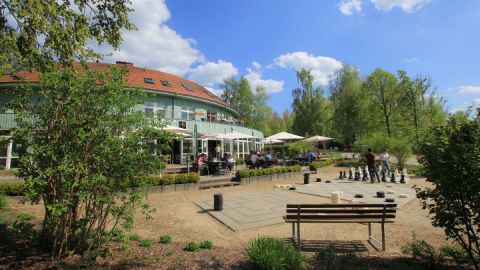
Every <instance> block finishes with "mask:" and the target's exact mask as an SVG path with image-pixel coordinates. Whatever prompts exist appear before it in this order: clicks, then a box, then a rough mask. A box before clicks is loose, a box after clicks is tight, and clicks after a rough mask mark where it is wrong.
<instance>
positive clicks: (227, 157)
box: [222, 153, 235, 174]
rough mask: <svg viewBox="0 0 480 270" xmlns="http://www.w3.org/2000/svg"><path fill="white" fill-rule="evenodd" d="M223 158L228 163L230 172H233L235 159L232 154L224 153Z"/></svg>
mask: <svg viewBox="0 0 480 270" xmlns="http://www.w3.org/2000/svg"><path fill="white" fill-rule="evenodd" d="M222 160H223V161H224V162H225V163H226V165H227V168H228V169H229V170H230V174H231V173H232V171H233V167H234V166H235V159H234V158H232V156H230V155H229V154H227V153H224V154H223V159H222Z"/></svg>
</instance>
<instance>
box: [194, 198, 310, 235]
mask: <svg viewBox="0 0 480 270" xmlns="http://www.w3.org/2000/svg"><path fill="white" fill-rule="evenodd" d="M287 203H302V202H301V201H298V200H295V199H292V198H290V197H289V196H288V192H284V193H280V192H275V193H270V192H265V193H254V194H249V195H244V196H238V197H229V196H226V195H224V196H223V211H213V197H212V198H211V199H209V200H202V201H196V202H195V204H197V205H198V206H200V208H202V209H203V210H205V211H207V212H208V213H209V214H210V215H212V216H213V217H214V218H216V219H217V220H219V221H220V222H222V223H223V224H225V225H226V226H227V227H229V228H230V229H232V230H233V231H241V230H248V229H253V228H258V227H263V226H268V225H273V224H279V223H284V222H285V221H284V220H283V215H285V206H286V204H287Z"/></svg>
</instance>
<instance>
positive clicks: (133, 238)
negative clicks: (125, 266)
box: [128, 234, 142, 241]
mask: <svg viewBox="0 0 480 270" xmlns="http://www.w3.org/2000/svg"><path fill="white" fill-rule="evenodd" d="M128 239H130V241H141V240H142V238H141V237H140V235H138V234H132V235H130V237H129V238H128Z"/></svg>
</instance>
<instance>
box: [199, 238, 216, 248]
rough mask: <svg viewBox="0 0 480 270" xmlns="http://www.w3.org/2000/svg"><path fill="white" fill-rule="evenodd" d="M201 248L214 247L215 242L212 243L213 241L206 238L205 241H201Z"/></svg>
mask: <svg viewBox="0 0 480 270" xmlns="http://www.w3.org/2000/svg"><path fill="white" fill-rule="evenodd" d="M200 248H203V249H212V248H213V243H212V241H209V240H205V241H203V242H201V243H200Z"/></svg>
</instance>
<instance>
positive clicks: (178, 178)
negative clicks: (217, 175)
mask: <svg viewBox="0 0 480 270" xmlns="http://www.w3.org/2000/svg"><path fill="white" fill-rule="evenodd" d="M198 181H200V175H199V174H198V173H194V172H193V173H180V174H165V175H163V176H161V177H160V176H158V175H150V176H144V177H137V178H136V179H135V180H134V181H133V182H132V184H131V186H132V187H139V186H159V185H172V184H186V183H198Z"/></svg>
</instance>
